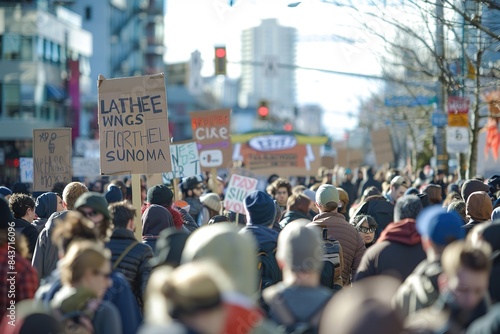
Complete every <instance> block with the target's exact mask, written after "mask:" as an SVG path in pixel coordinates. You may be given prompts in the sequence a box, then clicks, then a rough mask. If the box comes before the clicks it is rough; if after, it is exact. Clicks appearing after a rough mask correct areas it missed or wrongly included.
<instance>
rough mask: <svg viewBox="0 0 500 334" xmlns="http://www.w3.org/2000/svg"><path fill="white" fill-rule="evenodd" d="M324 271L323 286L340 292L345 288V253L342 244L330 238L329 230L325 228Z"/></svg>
mask: <svg viewBox="0 0 500 334" xmlns="http://www.w3.org/2000/svg"><path fill="white" fill-rule="evenodd" d="M323 250H324V252H325V254H324V255H323V270H322V271H321V285H323V286H325V287H327V288H330V289H332V290H340V289H341V288H342V287H343V286H344V283H343V280H342V270H343V269H344V253H343V251H342V246H341V245H340V242H338V241H337V240H335V239H331V238H329V237H328V229H327V228H323Z"/></svg>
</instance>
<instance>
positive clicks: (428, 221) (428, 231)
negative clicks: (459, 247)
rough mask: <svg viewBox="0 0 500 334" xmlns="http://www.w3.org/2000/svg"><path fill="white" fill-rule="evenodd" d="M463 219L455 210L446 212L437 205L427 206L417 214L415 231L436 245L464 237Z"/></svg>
mask: <svg viewBox="0 0 500 334" xmlns="http://www.w3.org/2000/svg"><path fill="white" fill-rule="evenodd" d="M462 225H463V219H462V218H461V217H460V215H459V214H458V213H457V212H455V211H450V212H447V211H446V209H444V208H442V207H441V206H439V205H433V206H431V207H428V208H426V209H424V210H422V212H421V213H420V214H419V215H418V216H417V231H418V233H420V235H421V236H423V237H427V238H429V239H430V240H431V241H432V242H433V243H435V244H436V245H438V246H446V245H448V244H449V243H451V242H453V241H455V240H460V239H463V238H465V230H464V229H463V228H462Z"/></svg>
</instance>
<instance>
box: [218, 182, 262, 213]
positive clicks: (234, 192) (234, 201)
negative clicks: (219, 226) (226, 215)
mask: <svg viewBox="0 0 500 334" xmlns="http://www.w3.org/2000/svg"><path fill="white" fill-rule="evenodd" d="M258 183H259V181H258V180H256V179H254V178H251V177H246V176H241V175H237V174H233V175H231V179H230V180H229V185H228V186H227V190H226V195H225V197H224V207H225V209H226V210H228V211H232V212H236V213H241V214H246V212H245V206H244V204H243V200H244V199H245V197H246V196H247V195H248V194H249V193H250V192H252V191H254V190H255V189H257V184H258Z"/></svg>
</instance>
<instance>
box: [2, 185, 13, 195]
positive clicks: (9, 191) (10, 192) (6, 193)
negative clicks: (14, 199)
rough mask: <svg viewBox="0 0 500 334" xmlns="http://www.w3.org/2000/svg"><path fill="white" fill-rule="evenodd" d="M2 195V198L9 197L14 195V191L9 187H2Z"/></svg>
mask: <svg viewBox="0 0 500 334" xmlns="http://www.w3.org/2000/svg"><path fill="white" fill-rule="evenodd" d="M0 195H2V196H4V197H5V196H8V195H12V190H10V189H9V188H7V187H4V186H1V187H0Z"/></svg>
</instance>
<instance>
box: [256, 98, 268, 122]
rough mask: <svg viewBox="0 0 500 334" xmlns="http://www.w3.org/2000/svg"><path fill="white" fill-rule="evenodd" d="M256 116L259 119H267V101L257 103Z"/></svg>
mask: <svg viewBox="0 0 500 334" xmlns="http://www.w3.org/2000/svg"><path fill="white" fill-rule="evenodd" d="M257 114H258V116H259V118H260V119H262V120H265V119H267V118H268V117H269V106H268V103H267V101H264V100H262V101H259V106H258V107H257Z"/></svg>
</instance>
